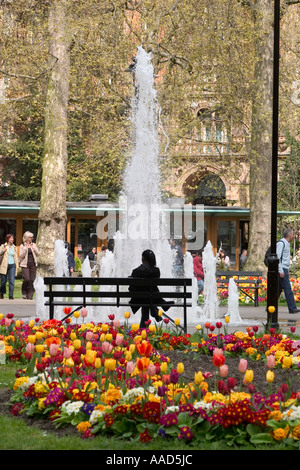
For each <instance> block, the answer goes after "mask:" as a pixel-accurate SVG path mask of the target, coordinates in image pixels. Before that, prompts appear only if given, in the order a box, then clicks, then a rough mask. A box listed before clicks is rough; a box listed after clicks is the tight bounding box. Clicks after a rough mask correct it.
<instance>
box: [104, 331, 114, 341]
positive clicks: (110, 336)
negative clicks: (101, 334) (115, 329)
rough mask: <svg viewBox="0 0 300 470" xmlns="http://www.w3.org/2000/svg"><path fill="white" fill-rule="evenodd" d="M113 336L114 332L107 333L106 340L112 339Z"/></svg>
mask: <svg viewBox="0 0 300 470" xmlns="http://www.w3.org/2000/svg"><path fill="white" fill-rule="evenodd" d="M112 338H113V337H112V334H111V333H106V335H105V339H106V341H111V340H112Z"/></svg>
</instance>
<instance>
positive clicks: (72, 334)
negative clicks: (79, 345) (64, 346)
mask: <svg viewBox="0 0 300 470" xmlns="http://www.w3.org/2000/svg"><path fill="white" fill-rule="evenodd" d="M76 338H77V335H76V333H75V331H72V332H71V334H70V339H71V341H74V339H76Z"/></svg>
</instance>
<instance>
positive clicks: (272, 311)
mask: <svg viewBox="0 0 300 470" xmlns="http://www.w3.org/2000/svg"><path fill="white" fill-rule="evenodd" d="M275 310H276V309H275V307H274V306H273V305H270V307H268V311H269V313H274V312H275Z"/></svg>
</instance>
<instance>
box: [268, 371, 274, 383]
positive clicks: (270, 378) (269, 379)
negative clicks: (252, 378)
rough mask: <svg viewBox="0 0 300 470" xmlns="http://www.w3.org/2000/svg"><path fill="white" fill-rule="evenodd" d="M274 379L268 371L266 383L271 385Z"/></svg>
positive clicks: (272, 373)
mask: <svg viewBox="0 0 300 470" xmlns="http://www.w3.org/2000/svg"><path fill="white" fill-rule="evenodd" d="M274 377H275V374H274V372H273V371H272V370H268V372H267V374H266V379H267V382H268V383H272V382H273V380H274Z"/></svg>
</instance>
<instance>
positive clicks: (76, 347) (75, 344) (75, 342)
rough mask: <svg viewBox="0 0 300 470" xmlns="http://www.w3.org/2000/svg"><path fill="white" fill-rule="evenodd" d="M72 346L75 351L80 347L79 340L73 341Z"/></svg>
mask: <svg viewBox="0 0 300 470" xmlns="http://www.w3.org/2000/svg"><path fill="white" fill-rule="evenodd" d="M73 346H74V348H75V349H79V348H80V347H81V341H80V339H75V340H74V341H73Z"/></svg>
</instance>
